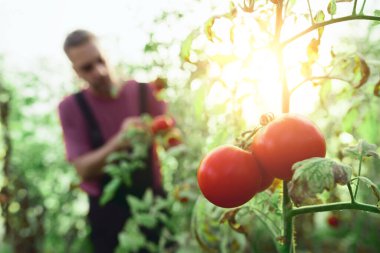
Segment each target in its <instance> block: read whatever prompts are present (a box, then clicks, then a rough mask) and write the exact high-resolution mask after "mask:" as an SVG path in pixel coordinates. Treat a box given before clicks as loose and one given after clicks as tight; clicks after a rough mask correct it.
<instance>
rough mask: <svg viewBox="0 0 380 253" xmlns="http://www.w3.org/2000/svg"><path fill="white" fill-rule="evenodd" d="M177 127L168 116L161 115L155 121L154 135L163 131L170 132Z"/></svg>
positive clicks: (153, 124) (153, 125)
mask: <svg viewBox="0 0 380 253" xmlns="http://www.w3.org/2000/svg"><path fill="white" fill-rule="evenodd" d="M174 125H175V122H174V120H173V119H172V118H171V117H169V116H166V115H159V116H157V117H155V118H154V119H153V122H152V125H151V130H152V132H153V134H156V133H158V132H161V131H168V130H169V129H171V128H173V127H174Z"/></svg>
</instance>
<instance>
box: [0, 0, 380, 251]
mask: <svg viewBox="0 0 380 253" xmlns="http://www.w3.org/2000/svg"><path fill="white" fill-rule="evenodd" d="M211 2H212V3H211ZM294 2H295V1H289V8H288V9H287V13H288V15H292V14H293V13H292V12H291V8H290V7H291V6H292V4H294ZM336 2H338V1H336ZM246 3H253V1H251V2H249V1H244V6H245V8H243V10H242V9H241V7H240V6H239V5H237V6H236V5H230V4H229V2H228V1H225V2H223V3H220V2H219V1H210V5H208V6H207V7H206V8H207V10H206V11H205V14H204V15H205V16H204V19H202V18H203V17H202V18H197V19H196V20H194V16H193V14H194V13H196V12H197V8H201V7H200V6H201V5H200V1H194V2H186V4H184V5H183V6H181V7H178V8H179V9H178V10H170V11H167V12H165V13H162V15H161V16H160V17H156V18H155V20H154V22H155V23H156V24H157V26H156V27H155V28H154V30H152V31H149V32H150V40H149V41H148V42H147V44H146V46H145V58H144V64H143V65H142V66H128V65H126V64H125V63H124V62H120V63H119V64H118V66H117V67H116V71H117V72H118V74H119V75H120V76H121V77H122V78H128V77H129V76H133V77H137V78H138V79H139V78H140V79H145V81H146V80H153V79H154V78H156V77H157V76H160V77H164V78H166V79H167V80H168V87H167V88H166V89H165V90H164V91H162V92H161V93H160V94H159V96H160V98H161V99H164V100H166V101H167V102H168V103H169V109H170V113H171V114H172V115H173V116H174V117H175V118H176V122H177V126H178V127H179V128H180V129H181V132H182V133H183V136H184V139H183V144H181V145H179V146H177V147H175V148H172V149H170V150H165V149H163V148H160V149H159V156H160V159H161V162H162V173H163V180H164V188H165V190H166V191H167V193H168V194H167V197H166V198H153V197H152V195H151V193H149V192H147V193H146V195H145V197H144V198H142V199H136V198H133V197H128V201H129V203H130V204H131V206H132V210H133V217H132V218H131V219H130V220H129V221H128V222H127V224H126V225H125V228H124V230H123V232H122V233H121V234H120V237H119V239H120V245H119V249H118V250H119V252H133V250H134V249H137V248H140V247H145V246H146V247H150V248H152V250H153V251H158V252H164V248H166V249H165V250H167V251H168V252H170V250H172V251H171V252H178V253H187V252H189V253H190V252H274V251H275V250H276V249H275V244H274V242H273V240H278V239H280V238H278V237H276V236H278V235H279V231H280V230H281V227H280V226H279V225H278V224H280V222H281V221H280V218H281V217H280V210H279V209H278V204H279V202H280V197H281V188H280V187H278V183H277V185H272V187H271V188H270V189H269V190H267V191H265V192H263V193H260V194H258V195H257V196H256V197H255V198H254V199H252V200H251V201H250V202H249V203H247V204H246V205H244V206H243V207H241V209H240V210H239V211H238V212H236V213H234V214H228V211H229V210H221V209H219V208H216V207H215V206H212V205H211V204H209V203H208V202H207V201H204V199H203V198H202V197H199V195H200V194H199V190H198V185H197V181H196V170H197V167H198V165H199V162H200V160H201V158H202V156H203V155H204V154H205V153H206V152H207V151H209V150H211V149H212V148H214V147H216V146H218V145H220V144H222V143H223V144H224V143H232V142H234V139H235V137H237V136H238V135H239V133H241V132H242V131H243V130H245V129H247V128H249V127H251V124H252V122H254V121H255V120H258V119H253V120H252V122H249V123H248V122H246V121H244V120H243V118H246V115H252V117H253V115H260V114H261V113H263V112H266V111H265V110H266V108H265V107H264V109H262V110H263V111H260V109H257V108H256V107H255V105H256V103H261V102H263V101H262V100H263V98H262V97H263V95H262V94H261V93H260V86H259V84H260V82H261V81H263V80H261V79H260V78H257V77H256V74H260V70H261V69H260V65H261V64H262V61H258V62H256V63H255V62H254V63H253V64H252V65H250V67H249V68H248V69H244V68H243V64H241V62H250V61H251V60H252V59H253V60H255V59H262V57H265V55H264V56H263V55H258V54H256V53H255V49H258V48H262V47H265V46H267V45H268V44H270V41H271V39H272V36H273V34H271V33H270V31H269V30H270V28H271V26H270V25H271V23H269V22H263V20H269V19H270V18H271V16H273V13H274V9H273V6H272V7H269V5H268V4H267V3H268V1H264V0H262V1H261V0H258V1H255V8H257V9H256V12H254V18H253V19H251V21H252V24H247V23H246V22H247V20H246V19H245V18H246V16H245V14H243V15H239V16H236V15H237V12H241V11H247V12H250V11H251V7H252V6H251V5H250V4H248V5H247V4H246ZM332 3H333V4H334V6H332ZM181 8H187V10H186V11H184V9H181ZM202 8H205V7H204V6H203V5H202ZM336 8H337V6H336V5H335V1H332V2H331V3H330V7H329V9H328V10H329V11H328V12H329V14H331V15H332V14H334V15H335V12H336ZM305 16H307V14H305ZM323 19H326V17H325V16H324V14H323ZM232 20H233V21H234V22H232ZM321 20H322V13H320V12H319V15H317V16H316V21H321ZM189 21H191V22H189ZM238 25H241V26H238ZM173 26H180V27H182V30H183V31H186V33H184V34H175V33H170V32H169V35H170V36H172V37H170V36H169V37H165V39H163V38H162V37H159V33H156V31H157V30H159V29H161V28H166V29H168V30H169V31H172V28H173ZM217 26H222V27H223V26H224V27H225V26H227V27H229V29H224V30H223V31H221V30H220V29H219V30H218V29H216V27H217ZM252 27H256V28H258V29H259V30H260V31H262V34H261V35H260V36H254V34H253V33H252ZM173 30H174V28H173ZM375 32H378V26H371V27H369V30H368V38H354V37H348V38H347V39H345V40H343V41H342V43H341V44H340V45H339V47H338V49H339V50H338V49H334V50H332V58H333V59H332V61H331V64H330V65H323V67H321V68H322V70H323V74H326V75H331V77H334V79H333V80H327V78H320V79H318V80H311V81H309V83H313V85H315V86H316V89H319V97H320V101H319V103H318V105H317V106H316V110H315V112H314V113H313V114H311V115H310V117H311V118H312V119H313V120H315V121H316V122H317V124H318V125H319V126H320V127H321V129H322V131H323V133H324V134H325V137H326V140H327V147H328V157H330V158H331V159H337V160H340V162H342V163H344V164H354V167H353V175H354V176H355V175H357V173H358V171H357V166H358V163H359V161H358V159H356V158H351V157H348V156H344V155H343V153H342V151H343V149H344V148H345V147H347V146H348V145H352V144H355V143H356V142H357V140H358V139H364V140H366V141H367V142H369V143H379V141H380V139H379V138H380V135H378V125H379V123H380V122H379V120H380V118H379V117H378V115H379V113H380V111H379V110H380V108H379V106H377V103H378V101H377V99H379V98H378V97H376V96H375V95H374V90H375V87H377V86H376V84H377V83H378V82H379V79H378V76H379V75H378V74H379V73H378V69H379V61H378V59H379V57H380V45H379V43H377V41H376V40H373V39H371V38H370V36H371V34H373V33H375ZM322 34H323V30H319V33H318V36H319V37H318V40H317V39H314V40H313V39H312V40H311V42H310V43H309V44H306V45H305V48H304V49H305V50H304V51H305V52H306V53H305V55H306V59H307V60H306V61H305V62H304V63H303V64H301V65H302V69H301V71H300V74H303V77H304V78H311V77H313V70H314V69H315V68H314V67H313V66H319V67H320V66H321V65H322V63H321V62H319V59H318V53H319V52H320V51H319V46H321V45H322V44H323V38H321V37H322ZM239 39H240V42H242V41H241V40H242V39H244V41H243V42H244V43H243V46H242V44H238V43H237V42H238V41H239ZM223 43H224V44H223ZM226 44H227V45H228V47H226V48H227V50H225V51H224V52H223V53H220V52H219V53H218V52H217V53H215V52H214V51H212V50H211V49H210V48H212V47H213V46H215V45H218V46H221V47H222V48H223V45H226ZM252 45H253V48H252ZM352 45H355V46H354V49H353V50H351V49H350V48H352ZM210 50H211V51H210ZM338 51H339V52H338ZM236 55H237V57H236ZM342 61H344V63H345V64H342ZM42 65H43V66H49V64H46V62H44V64H42ZM4 69H5V68H4V67H3V66H1V61H0V76H1V78H0V88H1V89H0V91H1V93H0V102H1V103H8V104H9V112H10V113H9V117H8V122H9V128H8V129H5V128H4V125H2V126H1V128H0V133H1V135H2V138H3V136H4V134H5V133H6V131H9V134H10V137H11V144H12V146H11V148H12V153H11V156H10V157H11V160H10V164H9V170H7V171H5V170H2V171H1V173H0V188H2V189H4V188H6V189H7V194H3V192H1V194H2V195H0V203H1V207H2V209H1V213H0V241H1V243H0V252H1V253H7V252H46V253H49V252H54V253H58V252H73V253H75V252H78V253H79V252H81V253H82V252H90V247H89V244H88V239H87V238H88V234H89V228H88V226H87V223H86V214H87V211H88V204H87V200H86V196H85V194H84V193H83V192H81V191H79V189H78V186H77V185H78V178H77V175H76V174H75V170H74V169H73V168H72V167H71V166H69V165H68V164H67V163H66V162H65V159H64V149H63V142H62V137H61V130H60V127H59V123H58V119H57V115H56V105H57V103H58V101H59V99H61V98H62V96H64V95H66V94H68V93H69V92H71V91H72V90H74V89H75V86H74V85H72V86H69V87H70V88H68V86H67V84H62V88H61V89H57V90H54V89H52V88H51V87H50V83H49V82H50V80H51V79H49V78H46V76H50V75H51V76H59V75H60V72H59V70H55V69H49V70H48V71H45V72H43V71H42V72H41V73H31V72H28V73H25V72H17V73H8V72H6V71H4ZM41 69H42V67H41ZM44 69H45V68H44ZM370 70H371V71H370ZM224 71H225V72H227V73H229V74H228V75H227V79H226V78H225V77H223V78H222V75H221V73H223V72H224ZM274 71H275V69H274V70H273V72H274ZM264 74H265V75H268V73H264ZM314 74H315V73H314ZM332 75H333V76H332ZM264 77H265V76H264ZM267 77H268V76H267ZM271 80H272V79H271ZM264 81H265V79H264ZM267 85H270V84H267ZM273 92H274V91H273ZM297 92H298V90H297V91H296V92H295V93H297ZM301 92H302V91H301ZM264 95H265V94H264ZM266 95H268V94H266ZM270 95H272V94H270ZM211 97H212V98H214V99H212V100H211V99H210V98H211ZM210 101H212V102H210ZM271 102H273V100H272V101H271ZM242 105H245V106H244V108H243V106H242ZM247 108H249V109H248V111H246V110H247ZM295 109H297V108H295ZM4 140H5V139H2V140H1V142H0V155H1V160H0V165H1V168H4V161H5V159H4V158H5V156H6V154H7V149H8V148H9V146H7V143H6V142H4ZM379 163H380V162H379V160H377V159H373V158H366V159H364V161H363V165H362V175H363V176H365V177H368V178H370V179H371V181H372V182H374V184H377V186H379V183H380V176H379V173H378V172H377V168H378V167H379V165H380V164H379ZM322 195H323V196H322V197H323V199H324V201H326V202H334V201H340V200H347V199H348V198H349V196H348V193H347V190H346V189H343V188H342V187H337V188H335V190H333V191H331V192H328V193H327V192H324V193H323V194H322ZM358 198H359V200H360V201H363V202H368V203H373V202H375V201H376V199H375V197H374V196H373V194H372V192H371V189H370V188H368V187H366V185H365V184H361V185H360V191H359V195H358ZM333 214H334V215H335V216H336V217H337V218H338V219H339V221H340V222H339V225H338V226H336V227H331V226H330V225H329V224H328V222H327V218H328V215H330V213H317V214H314V215H304V216H300V217H297V219H296V222H295V227H296V230H297V235H296V236H297V242H298V244H297V249H299V250H300V252H302V251H303V252H307V250H309V251H312V252H316V253H318V252H366V253H372V252H378V249H379V242H378V238H379V234H380V231H379V228H380V220H379V217H377V216H376V215H372V214H367V213H364V212H350V211H345V212H336V213H333ZM226 215H231V216H229V217H230V219H232V218H233V219H235V220H232V221H231V220H228V222H227V221H224V222H222V219H221V218H222V217H225V216H226ZM6 223H8V224H10V225H11V227H12V229H11V230H8V231H7V230H6V227H7V226H6ZM227 223H228V224H227ZM159 224H160V225H159ZM158 225H159V226H162V227H163V230H162V231H163V232H162V238H161V239H160V244H159V245H150V244H147V243H146V238H144V235H143V233H142V232H141V227H144V226H145V227H148V228H149V227H155V226H158ZM272 235H274V236H273V237H272ZM22 246H25V247H26V246H29V247H30V248H28V249H27V250H26V249H25V248H22ZM12 247H13V248H14V251H12V249H11V248H12ZM18 247H21V248H19V249H18V251H17V248H18Z"/></svg>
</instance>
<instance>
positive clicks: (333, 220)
mask: <svg viewBox="0 0 380 253" xmlns="http://www.w3.org/2000/svg"><path fill="white" fill-rule="evenodd" d="M327 223H328V224H329V226H330V227H331V228H338V227H339V225H340V220H339V218H338V217H337V216H336V215H333V214H331V215H329V216H328V217H327Z"/></svg>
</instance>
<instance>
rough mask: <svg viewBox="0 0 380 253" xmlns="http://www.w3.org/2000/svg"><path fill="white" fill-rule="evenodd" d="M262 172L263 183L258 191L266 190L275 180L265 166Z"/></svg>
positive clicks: (261, 169)
mask: <svg viewBox="0 0 380 253" xmlns="http://www.w3.org/2000/svg"><path fill="white" fill-rule="evenodd" d="M260 173H261V183H260V187H259V189H258V190H257V192H262V191H265V190H266V189H267V188H268V187H269V186H271V185H272V183H273V181H274V177H272V176H271V175H268V173H267V172H266V171H265V170H264V169H263V168H260Z"/></svg>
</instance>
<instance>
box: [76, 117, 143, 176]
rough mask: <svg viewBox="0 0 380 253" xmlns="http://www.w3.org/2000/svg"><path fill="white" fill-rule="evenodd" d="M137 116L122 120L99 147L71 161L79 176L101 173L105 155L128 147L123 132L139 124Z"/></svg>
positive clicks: (139, 120) (98, 174)
mask: <svg viewBox="0 0 380 253" xmlns="http://www.w3.org/2000/svg"><path fill="white" fill-rule="evenodd" d="M140 124H142V123H141V119H140V118H139V117H130V118H127V119H125V120H124V122H123V124H122V126H121V128H120V131H119V132H118V133H117V134H116V135H115V136H114V137H113V138H111V139H110V140H109V141H108V142H106V143H105V144H104V145H103V146H101V147H100V148H98V149H96V150H93V151H90V152H87V153H85V154H84V155H81V156H79V157H77V158H76V159H74V160H73V161H72V164H73V166H74V167H75V169H76V170H77V172H78V174H79V176H80V177H81V178H82V179H83V180H89V179H94V178H97V177H99V176H101V175H102V173H103V167H104V166H105V164H106V159H107V156H108V155H110V154H111V153H112V152H114V151H117V150H120V149H122V148H126V147H128V145H129V143H128V140H126V139H125V138H124V133H125V131H127V129H128V128H130V127H133V126H137V125H140Z"/></svg>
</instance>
